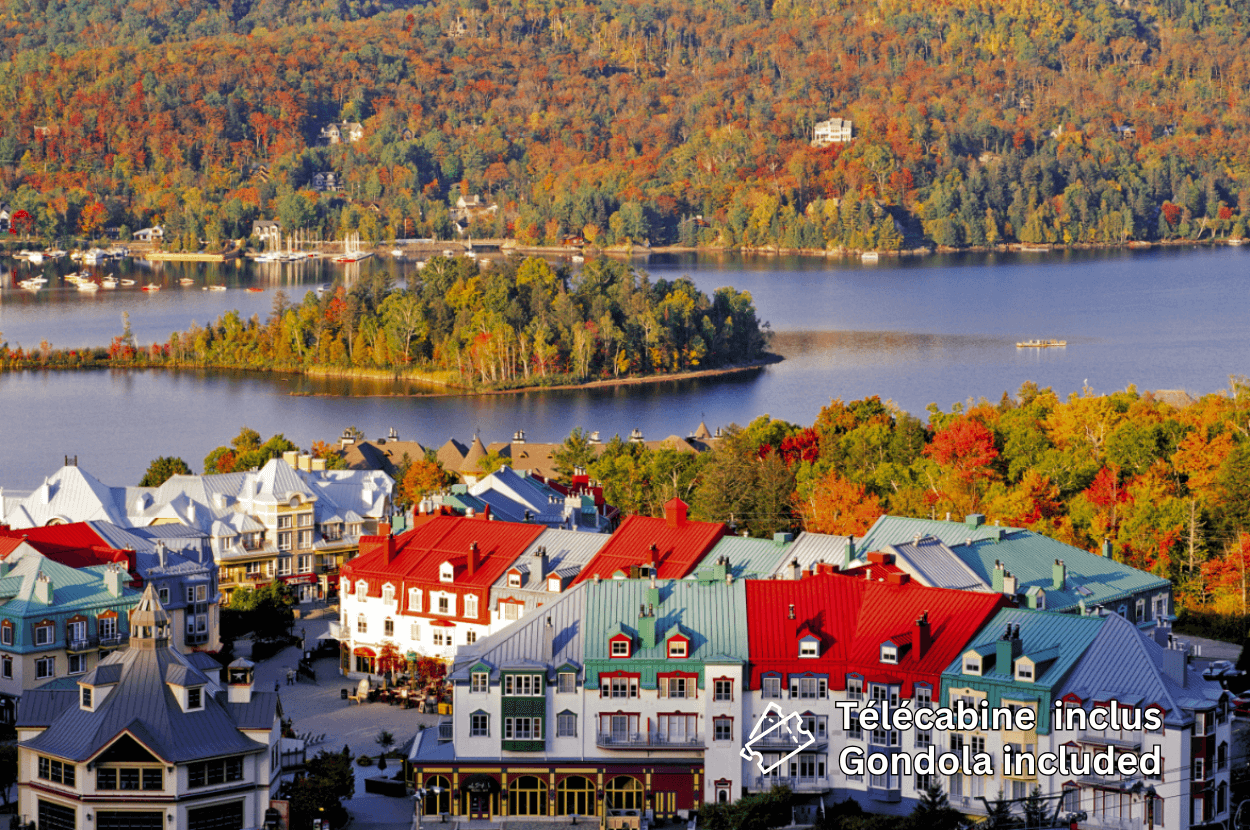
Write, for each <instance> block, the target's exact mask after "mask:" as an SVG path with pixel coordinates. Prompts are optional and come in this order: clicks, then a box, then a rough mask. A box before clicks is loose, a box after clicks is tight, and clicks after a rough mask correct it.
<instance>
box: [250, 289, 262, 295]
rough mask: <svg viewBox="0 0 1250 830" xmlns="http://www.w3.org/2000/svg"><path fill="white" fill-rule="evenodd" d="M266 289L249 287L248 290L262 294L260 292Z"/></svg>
mask: <svg viewBox="0 0 1250 830" xmlns="http://www.w3.org/2000/svg"><path fill="white" fill-rule="evenodd" d="M264 290H265V289H263V288H249V289H248V291H250V292H252V293H253V294H260V293H261V292H262V291H264Z"/></svg>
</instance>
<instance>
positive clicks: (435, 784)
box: [425, 775, 451, 816]
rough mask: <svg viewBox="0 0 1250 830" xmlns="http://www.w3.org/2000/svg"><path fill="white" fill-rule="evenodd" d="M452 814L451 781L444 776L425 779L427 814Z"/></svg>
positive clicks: (432, 776)
mask: <svg viewBox="0 0 1250 830" xmlns="http://www.w3.org/2000/svg"><path fill="white" fill-rule="evenodd" d="M450 812H451V781H449V780H448V779H447V778H446V777H445V776H442V775H431V776H430V777H429V778H427V779H425V814H426V815H427V816H436V815H438V814H439V813H450Z"/></svg>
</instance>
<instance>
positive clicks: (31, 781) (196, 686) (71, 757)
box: [17, 586, 282, 830]
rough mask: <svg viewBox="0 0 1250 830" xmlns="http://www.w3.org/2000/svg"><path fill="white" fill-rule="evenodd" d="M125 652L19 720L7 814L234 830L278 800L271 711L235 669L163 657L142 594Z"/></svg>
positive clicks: (60, 828)
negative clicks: (13, 790) (14, 800)
mask: <svg viewBox="0 0 1250 830" xmlns="http://www.w3.org/2000/svg"><path fill="white" fill-rule="evenodd" d="M130 625H131V635H132V636H131V637H130V642H129V647H128V648H125V649H122V650H120V651H115V652H113V653H111V654H110V655H108V656H107V657H105V658H104V659H103V660H101V661H100V663H99V664H98V665H95V666H93V667H92V669H91V670H90V671H89V672H87V673H85V674H82V675H80V676H78V677H76V678H72V679H68V680H65V681H62V682H58V683H54V684H49V685H48V686H45V687H43V688H40V689H36V690H34V691H31V692H29V693H27V695H26V696H24V697H23V700H22V703H21V704H20V706H19V709H18V716H17V733H18V781H17V792H18V813H19V814H24V815H26V816H29V817H31V818H32V819H34V820H35V821H36V822H37V824H38V826H39V827H40V828H46V830H73V829H74V828H91V827H97V828H105V830H118V828H144V829H145V830H158V828H170V827H176V828H179V830H184V829H185V830H242V829H243V828H254V827H261V826H263V825H264V824H265V811H266V810H267V809H268V808H269V806H270V800H271V799H272V798H273V797H274V796H276V795H277V789H278V783H279V774H280V772H281V770H280V764H279V745H280V740H281V716H282V709H281V704H280V703H279V700H278V695H277V694H276V693H274V692H258V691H255V690H254V689H253V685H252V681H253V677H252V668H251V664H250V663H248V662H247V661H246V660H238V661H236V662H235V663H232V664H231V665H230V667H229V668H228V669H227V672H228V676H227V679H226V682H225V683H223V682H222V681H221V679H220V676H219V674H218V672H205V671H203V670H202V669H201V668H200V667H198V666H197V665H195V664H194V663H193V662H191V661H190V660H189V659H188V658H187V657H185V656H184V655H182V654H180V653H179V652H177V651H175V650H174V649H172V648H170V647H169V643H170V641H169V628H170V619H169V616H168V615H167V614H166V613H165V611H164V609H163V608H162V607H161V605H160V600H159V598H158V596H157V592H156V589H155V588H154V587H152V586H148V587H147V588H146V589H145V590H144V593H143V597H142V599H141V600H140V601H139V603H138V605H137V606H136V607H135V609H134V613H133V615H132V616H131V618H130Z"/></svg>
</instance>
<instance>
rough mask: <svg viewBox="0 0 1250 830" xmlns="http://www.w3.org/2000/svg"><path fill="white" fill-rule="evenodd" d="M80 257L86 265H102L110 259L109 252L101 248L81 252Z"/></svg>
mask: <svg viewBox="0 0 1250 830" xmlns="http://www.w3.org/2000/svg"><path fill="white" fill-rule="evenodd" d="M79 259H80V260H82V262H83V263H84V264H86V265H100V264H101V263H103V262H106V261H107V260H108V259H109V253H108V251H105V250H103V249H101V248H92V249H91V250H89V251H87V252H85V253H83V254H81V255H80V256H79Z"/></svg>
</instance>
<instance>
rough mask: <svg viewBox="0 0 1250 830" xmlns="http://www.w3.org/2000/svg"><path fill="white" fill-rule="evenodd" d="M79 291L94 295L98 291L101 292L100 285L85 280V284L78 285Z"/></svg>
mask: <svg viewBox="0 0 1250 830" xmlns="http://www.w3.org/2000/svg"><path fill="white" fill-rule="evenodd" d="M78 290H79V291H86V292H89V293H93V294H94V293H95V292H96V291H99V290H100V284H99V283H98V282H91V281H90V280H85V281H83V282H80V283H78Z"/></svg>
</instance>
